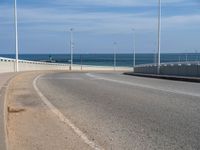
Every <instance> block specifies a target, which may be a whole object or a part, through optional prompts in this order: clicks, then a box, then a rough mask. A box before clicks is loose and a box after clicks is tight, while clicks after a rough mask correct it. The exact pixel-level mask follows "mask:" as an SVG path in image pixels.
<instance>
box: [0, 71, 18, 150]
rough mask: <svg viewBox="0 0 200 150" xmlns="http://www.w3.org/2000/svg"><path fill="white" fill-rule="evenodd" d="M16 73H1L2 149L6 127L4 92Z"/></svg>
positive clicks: (1, 147) (0, 131) (0, 142)
mask: <svg viewBox="0 0 200 150" xmlns="http://www.w3.org/2000/svg"><path fill="white" fill-rule="evenodd" d="M14 75H15V74H14V73H0V149H1V150H5V149H6V144H5V128H4V93H5V90H6V86H7V85H6V84H7V82H8V81H9V79H10V78H11V77H12V76H14Z"/></svg>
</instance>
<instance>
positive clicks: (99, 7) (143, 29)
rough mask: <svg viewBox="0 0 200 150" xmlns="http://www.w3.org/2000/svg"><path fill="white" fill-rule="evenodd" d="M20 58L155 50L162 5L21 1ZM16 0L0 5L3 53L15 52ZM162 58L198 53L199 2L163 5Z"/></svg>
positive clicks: (112, 0)
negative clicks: (134, 49) (71, 41)
mask: <svg viewBox="0 0 200 150" xmlns="http://www.w3.org/2000/svg"><path fill="white" fill-rule="evenodd" d="M17 5H18V26H19V52H20V53H26V54H29V53H44V54H53V53H69V52H70V48H69V47H70V44H69V41H70V33H69V30H70V28H74V43H75V50H74V51H75V53H112V52H113V49H114V45H113V43H114V42H116V43H117V46H118V51H117V52H118V53H131V52H132V51H133V47H134V46H133V41H134V32H133V30H132V29H133V28H134V29H135V41H136V45H135V46H136V52H137V53H155V52H156V49H157V46H156V45H157V15H158V8H157V6H158V0H17ZM13 8H14V0H1V1H0V53H14V52H15V39H14V38H15V32H14V15H13V14H14V12H13V11H14V10H13ZM161 35H162V38H161V39H162V40H161V52H162V53H181V52H182V53H186V52H187V53H189V52H200V0H162V33H161Z"/></svg>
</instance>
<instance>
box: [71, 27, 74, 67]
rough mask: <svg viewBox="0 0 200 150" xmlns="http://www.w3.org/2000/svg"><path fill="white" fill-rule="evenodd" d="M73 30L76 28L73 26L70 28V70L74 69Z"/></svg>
mask: <svg viewBox="0 0 200 150" xmlns="http://www.w3.org/2000/svg"><path fill="white" fill-rule="evenodd" d="M73 31H74V29H73V28H71V29H70V55H71V61H70V63H71V64H70V70H72V67H73V51H74V41H73Z"/></svg>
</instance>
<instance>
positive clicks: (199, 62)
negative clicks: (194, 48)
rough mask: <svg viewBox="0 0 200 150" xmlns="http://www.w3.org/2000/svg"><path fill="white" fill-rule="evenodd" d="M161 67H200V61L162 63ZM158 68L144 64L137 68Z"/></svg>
mask: <svg viewBox="0 0 200 150" xmlns="http://www.w3.org/2000/svg"><path fill="white" fill-rule="evenodd" d="M160 65H161V66H174V65H178V66H183V65H184V66H191V65H200V61H188V62H168V63H161V64H160ZM153 66H154V67H156V66H157V64H155V63H154V64H143V65H137V66H135V67H136V68H137V67H153Z"/></svg>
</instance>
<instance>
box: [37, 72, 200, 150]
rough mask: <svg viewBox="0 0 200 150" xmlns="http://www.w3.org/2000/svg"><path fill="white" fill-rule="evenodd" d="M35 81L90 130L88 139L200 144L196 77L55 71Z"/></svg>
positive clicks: (124, 145)
mask: <svg viewBox="0 0 200 150" xmlns="http://www.w3.org/2000/svg"><path fill="white" fill-rule="evenodd" d="M35 86H36V88H37V90H38V91H37V92H39V94H40V96H41V94H42V96H43V97H44V99H45V100H46V101H48V102H49V103H50V104H51V106H53V107H55V108H52V110H53V109H56V110H57V111H58V112H57V113H60V114H61V115H63V116H62V117H61V118H60V119H61V120H62V118H63V117H64V118H65V119H67V121H70V123H72V126H75V127H76V128H75V129H73V128H72V129H73V130H78V132H76V133H77V134H80V135H82V134H84V136H86V138H87V139H86V141H85V140H84V137H82V139H83V141H84V142H90V141H91V142H92V144H97V145H98V146H100V147H101V148H104V149H113V150H118V149H119V150H122V149H126V150H133V149H135V150H137V149H138V150H151V149H158V150H162V149H163V150H175V149H176V150H179V149H180V150H181V149H185V150H198V149H200V142H199V141H200V84H198V83H189V82H178V81H169V80H162V79H151V78H142V77H133V76H125V75H122V74H119V73H53V74H46V75H43V76H40V77H38V78H37V81H35ZM48 102H47V103H48ZM51 106H50V107H51ZM54 113H55V112H54ZM79 131H80V132H81V133H80V132H79ZM80 135H79V136H80ZM80 138H81V136H80ZM87 140H88V141H87ZM92 144H91V145H92Z"/></svg>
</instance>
